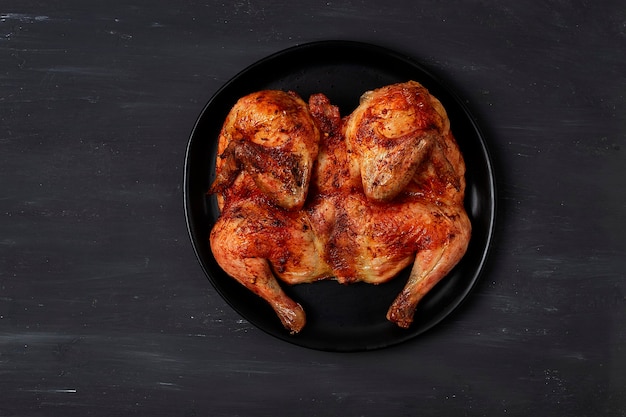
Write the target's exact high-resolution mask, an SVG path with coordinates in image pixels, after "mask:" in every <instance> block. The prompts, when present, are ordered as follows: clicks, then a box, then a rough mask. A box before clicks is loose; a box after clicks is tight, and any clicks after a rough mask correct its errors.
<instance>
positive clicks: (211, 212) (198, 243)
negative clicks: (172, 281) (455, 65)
mask: <svg viewBox="0 0 626 417" xmlns="http://www.w3.org/2000/svg"><path fill="white" fill-rule="evenodd" d="M408 80H415V81H418V82H420V83H422V84H423V85H424V86H425V87H426V88H428V89H429V91H430V92H431V93H432V94H433V95H434V96H435V97H437V98H438V99H439V100H440V101H441V102H442V103H443V105H444V107H445V108H446V110H447V112H448V116H449V118H450V121H451V127H452V131H453V133H454V135H455V137H456V139H457V142H458V144H459V147H460V148H461V152H462V153H463V156H464V158H465V162H466V165H467V173H466V182H467V189H466V200H465V201H466V208H467V211H468V214H469V217H470V220H471V222H472V237H471V241H470V243H469V247H468V250H467V253H466V254H465V256H464V257H463V259H462V260H461V261H460V263H459V264H458V265H457V266H456V267H455V268H454V270H453V271H452V272H451V273H450V274H449V275H448V276H447V277H446V278H444V279H443V280H442V281H441V282H439V283H438V284H437V286H436V287H435V288H433V289H432V290H431V291H430V292H429V293H428V294H427V296H426V297H425V298H424V299H423V300H422V301H421V302H420V304H419V305H418V307H417V310H416V312H415V321H414V323H413V324H412V326H411V327H410V328H409V329H401V328H398V327H397V326H396V325H394V324H392V323H390V322H388V321H387V320H386V318H385V315H386V312H387V309H388V308H389V306H390V305H391V302H392V301H393V299H394V298H395V297H396V295H397V294H398V293H399V292H400V291H401V289H402V287H403V286H404V284H405V282H406V280H407V277H408V270H406V271H404V272H403V273H401V274H400V275H399V276H398V277H396V278H394V279H393V280H391V281H390V282H388V283H385V284H381V285H370V284H365V283H357V284H351V285H340V284H338V283H337V282H335V281H321V282H316V283H313V284H300V285H294V286H286V285H285V286H284V288H285V291H286V292H287V294H289V295H290V296H291V297H292V298H293V299H295V300H296V301H298V302H299V303H300V304H302V306H303V307H304V309H305V311H306V314H307V324H306V326H305V328H304V329H303V330H302V331H301V332H300V333H299V334H297V335H290V334H289V333H288V332H287V331H286V330H285V329H284V328H283V327H282V325H281V323H280V322H279V320H278V318H277V317H276V315H275V314H274V311H273V310H272V309H271V308H270V307H269V305H268V304H266V302H265V301H264V300H262V299H261V298H259V297H257V296H256V295H254V294H253V293H252V292H250V291H249V290H247V289H245V288H244V287H243V286H242V285H240V284H239V283H238V282H236V281H235V280H234V279H232V278H230V277H229V276H228V275H227V274H226V273H225V272H224V271H223V270H222V269H221V268H220V267H219V265H218V264H217V263H216V261H215V259H214V257H213V255H212V253H211V249H210V246H209V241H208V236H209V232H210V230H211V228H212V226H213V224H214V223H215V221H216V219H217V218H218V216H219V210H218V208H217V205H216V201H215V198H214V197H213V196H208V195H207V189H208V188H209V185H210V184H211V182H212V180H213V176H214V171H215V158H216V148H217V137H218V134H219V131H220V129H221V127H222V123H223V122H224V119H225V118H226V115H227V113H228V112H229V110H230V109H231V107H232V106H233V105H234V104H235V102H236V101H237V99H238V98H240V97H242V96H244V95H246V94H248V93H252V92H254V91H258V90H263V89H282V90H293V91H295V92H297V93H299V94H300V95H301V96H302V98H303V99H304V100H305V101H306V100H308V98H309V96H310V95H311V94H313V93H318V92H319V93H324V94H326V95H327V96H328V98H329V99H330V100H331V102H332V103H334V104H335V105H338V106H339V108H340V110H341V114H342V115H348V114H349V113H351V112H352V110H354V108H356V106H357V105H358V102H359V98H360V96H361V94H363V93H364V92H365V91H367V90H371V89H374V88H378V87H382V86H384V85H387V84H392V83H397V82H404V81H408ZM184 198H185V211H186V217H187V225H188V228H189V234H190V236H191V241H192V243H193V246H194V250H195V252H196V255H197V257H198V259H199V261H200V264H201V265H202V268H203V269H204V271H205V273H206V274H207V276H208V278H209V280H210V281H211V283H212V284H213V286H214V287H215V289H216V290H217V291H218V292H219V294H220V295H221V296H222V297H223V298H224V299H225V300H226V301H227V302H228V303H229V304H230V305H231V306H232V307H233V308H234V309H235V310H236V311H237V312H238V313H239V314H241V316H243V317H244V318H245V319H246V320H248V321H249V322H250V323H252V324H253V325H255V326H257V327H258V328H260V329H261V330H263V331H265V332H267V333H269V334H271V335H273V336H275V337H277V338H279V339H282V340H285V341H287V342H290V343H294V344H297V345H300V346H305V347H308V348H313V349H320V350H328V351H344V352H345V351H361V350H372V349H378V348H382V347H386V346H391V345H395V344H398V343H400V342H403V341H406V340H408V339H410V338H413V337H415V336H417V335H419V334H421V333H423V332H424V331H426V330H428V329H430V328H432V327H433V326H434V325H436V324H437V323H439V322H441V320H442V319H444V318H445V317H446V316H448V315H449V314H450V313H451V312H452V311H453V310H455V309H456V308H457V307H458V306H459V304H460V303H461V302H462V301H463V300H464V299H465V298H466V297H467V295H468V294H469V292H470V290H471V289H472V287H473V286H474V284H475V283H476V281H477V279H478V277H479V275H480V273H481V270H482V268H483V265H484V263H485V259H486V257H487V252H488V249H489V245H490V242H491V238H492V233H493V229H494V221H495V201H496V200H495V183H494V178H493V169H492V163H491V160H490V157H489V154H488V151H487V148H486V146H485V142H484V140H483V137H482V135H481V132H480V130H479V129H478V127H477V125H476V124H475V122H474V119H473V118H472V116H471V115H470V113H469V112H468V110H467V109H466V107H465V106H464V104H463V102H462V101H461V100H460V99H459V98H458V97H457V96H456V94H454V93H453V92H452V91H451V90H450V89H448V88H447V87H446V86H444V85H443V84H442V82H441V81H440V80H438V79H437V78H435V77H434V76H433V75H432V74H431V73H430V72H429V71H427V70H426V69H424V68H423V67H422V66H420V65H419V64H418V63H416V62H415V61H413V60H411V59H410V58H407V57H405V56H403V55H401V54H399V53H396V52H393V51H390V50H388V49H384V48H381V47H377V46H373V45H369V44H363V43H358V42H349V41H322V42H314V43H308V44H304V45H300V46H296V47H293V48H290V49H286V50H284V51H281V52H278V53H276V54H273V55H271V56H269V57H267V58H265V59H262V60H261V61H259V62H257V63H255V64H253V65H251V66H250V67H248V68H246V69H245V70H244V71H242V72H241V73H239V74H238V75H236V76H235V77H234V78H233V79H231V80H230V81H229V82H227V83H226V84H225V85H224V86H223V87H222V88H221V89H220V90H219V91H217V93H216V94H215V95H214V96H213V97H212V98H211V100H210V101H209V102H208V104H207V105H206V107H205V108H204V110H203V111H202V113H201V114H200V117H199V118H198V120H197V123H196V125H195V127H194V129H193V131H192V134H191V138H190V140H189V144H188V148H187V153H186V161H185V181H184Z"/></svg>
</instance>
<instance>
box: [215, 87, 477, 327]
mask: <svg viewBox="0 0 626 417" xmlns="http://www.w3.org/2000/svg"><path fill="white" fill-rule="evenodd" d="M259 96H261V97H262V99H261V100H260V99H259ZM286 96H288V97H289V99H287V98H286ZM292 100H294V101H295V102H297V105H294V107H293V109H292V107H291V106H292V103H291V101H292ZM251 102H252V105H251V104H250V103H251ZM239 103H245V105H242V106H239ZM282 106H287V107H288V108H290V109H292V111H291V112H290V111H288V110H287V109H284V110H285V111H284V112H283V113H282V115H283V116H281V117H282V119H281V120H280V122H276V123H274V121H275V119H274V118H273V117H272V116H271V115H273V114H277V113H276V110H277V109H281V108H282ZM278 114H281V111H279V112H278ZM274 117H275V116H274ZM246 129H247V130H246ZM258 132H263V133H262V134H259V133H258ZM285 132H288V133H285ZM261 136H262V137H267V139H264V140H260V139H259V138H260V137H261ZM273 138H278V139H273ZM219 140H220V142H219V149H218V152H219V155H218V160H217V167H216V180H215V182H214V184H213V185H212V186H211V189H210V192H214V193H217V194H218V201H219V204H220V209H221V214H220V217H219V219H218V220H217V222H216V224H215V226H214V227H213V229H212V231H211V235H210V243H211V248H212V251H213V254H214V256H215V258H216V260H217V262H218V263H219V264H220V266H221V267H222V268H223V269H224V271H226V272H227V273H228V274H229V275H230V276H232V277H233V278H234V279H236V280H237V281H239V282H240V283H241V284H243V285H244V286H245V287H247V288H248V289H249V290H251V291H253V292H254V293H256V294H257V295H259V296H260V297H262V298H263V299H265V300H266V301H267V302H268V303H269V304H270V305H271V306H272V308H273V309H274V311H275V312H276V314H277V315H278V317H279V318H280V320H281V322H282V324H283V325H284V326H285V328H286V329H288V330H289V331H290V332H292V333H297V332H299V331H300V330H301V329H302V328H303V327H304V325H305V323H306V317H305V313H304V310H303V309H302V307H301V306H300V305H299V304H298V303H297V302H296V301H294V300H292V299H290V298H289V297H288V296H287V295H286V294H285V293H284V291H283V290H282V288H281V286H280V284H279V281H283V282H285V283H287V284H300V283H310V282H314V281H318V280H322V279H335V280H337V281H338V282H340V283H345V284H348V283H353V282H359V281H362V282H367V283H372V284H377V283H382V282H385V281H388V280H390V279H392V278H393V277H395V276H396V275H397V274H398V273H399V272H400V271H401V270H403V269H404V268H406V267H409V266H411V265H412V267H411V272H410V275H409V278H408V280H407V283H406V284H405V287H404V289H403V290H402V291H401V293H400V294H399V295H398V296H397V298H396V299H395V300H394V302H393V303H392V305H391V306H390V307H389V310H388V312H387V318H388V320H390V321H391V322H393V323H395V324H397V325H398V326H400V327H403V328H407V327H409V326H410V324H411V323H412V321H413V315H414V312H415V309H416V306H417V304H418V302H419V301H420V300H421V299H422V298H423V296H424V295H425V294H426V293H427V292H428V291H430V289H432V288H433V287H434V286H435V285H436V284H437V283H438V282H439V281H440V280H441V279H442V278H444V277H445V276H446V275H447V274H448V273H449V272H450V271H451V270H452V268H453V267H454V266H455V265H456V264H457V263H458V262H459V260H460V259H461V258H462V256H463V255H464V253H465V251H466V249H467V245H468V242H469V239H470V234H471V225H470V222H469V219H468V217H467V214H466V212H465V209H464V207H463V200H464V191H465V178H464V174H465V165H464V162H463V158H462V155H461V154H460V152H459V149H458V146H457V144H456V141H455V139H454V137H453V135H452V133H451V131H450V125H449V121H448V117H447V115H446V113H445V110H444V108H443V106H442V105H441V103H439V101H438V100H437V99H435V98H434V97H433V96H431V95H430V94H429V93H428V91H427V90H426V89H425V88H424V87H423V86H421V85H420V84H419V83H417V82H413V81H410V82H407V83H401V84H394V85H391V86H386V87H383V88H380V89H377V90H374V91H370V92H367V93H365V94H364V95H363V96H362V98H361V103H360V105H359V106H358V107H357V109H355V110H354V112H353V113H352V114H350V115H349V116H347V117H345V118H342V116H341V115H340V113H339V110H338V108H337V107H335V106H333V105H332V104H331V103H330V101H329V100H328V98H327V97H326V96H324V95H323V94H314V95H312V96H311V97H310V99H309V103H308V105H305V106H302V102H301V99H300V98H299V97H298V96H297V95H295V94H294V93H283V92H278V91H263V92H259V93H255V94H252V95H250V96H247V97H244V98H242V99H241V100H240V102H238V104H237V105H235V107H234V108H233V110H232V111H231V113H230V114H229V116H228V117H227V119H226V122H225V124H224V128H223V130H222V133H221V135H220V139H219ZM249 144H253V146H249ZM241 148H245V149H244V150H241ZM268 158H270V159H271V160H269V161H267V160H266V159H268Z"/></svg>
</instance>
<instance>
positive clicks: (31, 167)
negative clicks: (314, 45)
mask: <svg viewBox="0 0 626 417" xmlns="http://www.w3.org/2000/svg"><path fill="white" fill-rule="evenodd" d="M89 3H93V4H89ZM329 39H345V40H355V41H361V42H368V43H372V44H376V45H379V46H383V47H387V48H391V49H393V50H396V51H399V52H401V53H403V54H406V55H407V56H410V57H412V58H414V59H416V60H418V61H419V62H421V63H422V64H424V65H425V66H426V67H428V68H430V70H432V72H433V73H435V74H437V75H438V76H440V77H441V78H443V79H445V80H447V81H448V82H449V84H450V85H452V86H453V87H454V89H455V90H456V91H457V93H458V94H459V95H460V96H461V97H463V99H464V100H465V102H466V104H467V105H468V107H469V108H471V109H472V111H473V114H474V115H475V116H476V119H477V121H478V122H479V124H480V126H481V128H482V129H483V132H484V133H485V137H486V140H487V144H488V146H489V149H490V152H491V155H492V157H493V162H494V167H495V174H496V181H497V185H498V211H497V223H496V225H497V228H496V233H495V235H494V241H493V246H492V251H491V253H490V256H489V258H488V262H487V265H486V267H485V269H484V271H483V274H482V275H481V278H480V280H479V282H478V284H477V286H476V288H475V289H474V291H473V292H472V293H471V295H470V297H469V298H468V299H467V300H466V302H465V303H463V304H462V306H461V307H460V308H459V309H458V310H456V311H455V312H454V314H452V315H450V316H449V317H448V318H446V320H444V321H443V322H442V323H440V324H439V325H437V326H436V327H435V328H433V329H431V330H430V331H428V332H426V333H425V334H423V335H420V336H418V337H416V338H414V339H412V340H410V341H408V342H405V343H402V344H400V345H398V346H394V347H390V348H385V349H378V350H375V351H371V352H356V353H333V352H325V351H318V350H312V349H308V348H303V347H299V346H296V345H293V344H290V343H286V342H284V341H282V340H279V339H277V338H275V337H272V336H270V335H268V334H266V333H265V332H263V331H260V330H259V329H258V328H257V327H255V326H253V325H252V324H250V323H249V322H248V321H247V320H245V319H244V318H242V317H241V316H240V315H239V314H237V313H236V312H235V311H233V309H232V308H231V307H230V306H229V305H228V304H227V303H226V302H225V300H224V299H223V298H222V297H221V296H220V295H218V293H217V292H216V291H215V289H214V288H213V287H212V286H211V284H210V282H209V281H208V280H207V277H206V276H205V275H204V273H203V271H202V270H201V268H200V266H199V263H198V261H197V259H196V257H195V255H194V251H193V249H192V245H191V242H190V239H189V237H188V232H187V228H186V222H185V212H184V207H183V171H184V163H185V150H186V146H187V142H188V139H189V135H190V132H191V129H192V128H193V126H194V123H195V121H196V119H197V117H198V115H199V114H200V112H201V110H202V108H203V107H204V105H205V103H206V102H207V101H208V100H209V99H210V98H211V97H212V95H213V94H214V93H215V92H216V91H218V89H219V88H220V87H221V86H222V85H223V84H224V83H225V82H227V81H228V80H229V79H230V78H231V77H233V76H234V75H235V74H237V73H238V72H239V71H241V70H242V69H244V68H245V67H247V66H248V65H250V64H252V63H254V62H256V61H257V60H259V59H261V58H263V57H265V56H268V55H270V54H272V53H275V52H277V51H280V50H283V49H285V48H289V47H292V46H295V45H299V44H303V43H307V42H311V41H318V40H329ZM625 104H626V8H625V7H624V4H623V2H620V1H604V2H597V3H593V4H591V3H589V2H584V1H568V2H562V1H549V2H528V1H524V2H519V1H510V0H508V1H504V2H496V1H491V2H460V1H453V2H435V1H428V2H413V1H398V2H389V3H388V4H382V3H379V4H374V2H372V4H368V3H367V2H354V1H343V0H340V1H324V2H313V1H302V2H285V1H282V2H280V1H267V2H260V1H245V2H244V1H235V2H213V1H207V2H196V1H190V2H178V4H175V2H167V1H161V0H159V1H139V0H134V1H122V0H111V1H108V2H101V3H99V4H96V3H94V2H79V1H52V2H36V1H30V0H20V1H15V0H8V1H5V2H4V3H3V4H2V5H0V184H1V186H2V194H1V195H0V226H1V229H0V230H1V231H0V416H51V415H62V416H85V415H103V416H112V415H123V416H126V415H159V416H195V415H198V416H200V415H203V416H205V415H208V416H276V415H285V416H368V417H369V416H413V415H426V416H459V415H467V416H492V415H516V416H526V415H539V416H555V415H567V416H624V415H626V400H625V399H624V398H625V397H624V396H623V394H624V392H626V376H625V375H626V351H625V347H624V346H625V344H626V324H625V320H626V298H625V297H626V283H625V276H624V274H625V271H626V256H625V255H626V221H625V220H624V213H625V212H626V191H625V189H626V157H625V155H626V153H625V152H626V148H625V146H626V106H625Z"/></svg>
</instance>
